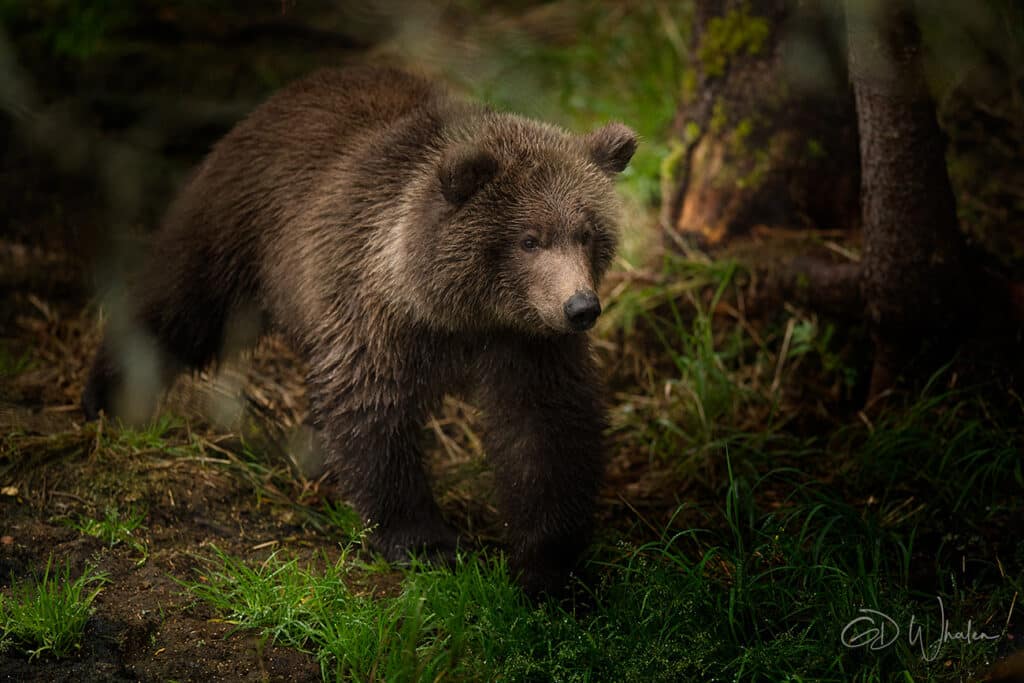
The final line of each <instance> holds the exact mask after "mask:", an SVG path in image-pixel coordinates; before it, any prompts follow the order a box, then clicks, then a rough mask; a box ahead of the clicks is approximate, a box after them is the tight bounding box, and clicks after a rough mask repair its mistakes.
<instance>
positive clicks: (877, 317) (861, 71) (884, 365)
mask: <svg viewBox="0 0 1024 683" xmlns="http://www.w3.org/2000/svg"><path fill="white" fill-rule="evenodd" d="M846 8H847V27H848V39H849V63H850V74H851V79H852V81H853V87H854V93H855V96H856V103H857V119H858V124H859V132H860V158H861V174H862V185H861V206H862V215H863V229H864V255H863V274H862V277H863V280H862V289H863V296H864V301H865V306H866V314H867V321H868V324H869V326H870V328H871V332H872V337H873V339H874V342H875V360H874V366H873V369H872V374H871V386H870V389H869V400H870V398H873V397H876V396H878V395H879V394H880V393H881V392H883V391H884V390H885V389H887V388H889V387H890V386H891V385H892V384H893V383H894V381H895V380H896V378H897V377H898V375H899V374H900V373H901V371H902V370H903V368H904V367H906V365H907V363H909V362H910V361H911V360H912V359H913V358H914V357H915V356H916V355H917V353H918V352H919V351H920V349H921V348H922V344H923V343H924V342H938V343H939V345H942V343H943V342H952V341H953V340H954V338H955V336H956V334H955V333H956V332H958V331H960V330H962V329H963V328H964V327H965V323H964V320H963V314H964V312H965V311H966V306H965V303H966V301H967V297H968V296H969V292H968V289H969V286H968V282H969V280H968V278H967V274H966V269H965V265H964V239H963V236H962V234H961V232H960V230H959V228H958V225H957V217H956V204H955V200H954V198H953V192H952V189H951V187H950V182H949V176H948V173H947V170H946V159H945V141H944V139H943V136H942V134H941V132H940V130H939V126H938V122H937V120H936V115H935V106H934V103H933V101H932V98H931V96H930V94H929V91H928V87H927V83H926V82H925V77H924V71H923V69H922V65H921V37H920V31H919V29H918V26H917V23H916V19H915V15H914V11H913V7H912V5H911V3H910V2H909V1H907V0H847V2H846ZM958 328H959V330H958Z"/></svg>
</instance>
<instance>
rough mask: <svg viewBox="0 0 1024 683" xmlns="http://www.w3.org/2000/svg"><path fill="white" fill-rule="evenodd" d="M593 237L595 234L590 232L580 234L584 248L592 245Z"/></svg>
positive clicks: (585, 231)
mask: <svg viewBox="0 0 1024 683" xmlns="http://www.w3.org/2000/svg"><path fill="white" fill-rule="evenodd" d="M591 237H593V233H592V232H591V231H590V230H584V231H583V232H581V233H580V236H579V238H578V239H579V241H580V244H582V245H583V246H587V245H588V244H590V239H591Z"/></svg>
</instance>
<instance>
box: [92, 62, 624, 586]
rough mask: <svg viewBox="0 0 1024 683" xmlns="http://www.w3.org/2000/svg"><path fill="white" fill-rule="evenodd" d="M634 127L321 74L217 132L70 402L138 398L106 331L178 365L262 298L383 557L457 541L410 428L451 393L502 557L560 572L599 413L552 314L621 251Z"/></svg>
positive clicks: (261, 309)
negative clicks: (479, 434)
mask: <svg viewBox="0 0 1024 683" xmlns="http://www.w3.org/2000/svg"><path fill="white" fill-rule="evenodd" d="M635 144H636V142H635V137H634V135H633V133H632V131H630V130H629V129H628V128H626V127H625V126H622V125H621V124H610V125H609V126H606V127H605V128H603V129H601V130H599V131H597V132H595V133H593V134H591V135H589V136H586V137H577V136H573V135H571V134H569V133H567V132H565V131H563V130H560V129H558V128H556V127H553V126H549V125H546V124H543V123H538V122H535V121H531V120H527V119H523V118H520V117H517V116H513V115H509V114H502V113H496V112H493V111H490V110H488V109H486V108H484V107H482V106H480V105H478V104H474V103H471V102H466V101H462V100H459V99H456V98H454V97H452V96H450V95H449V94H448V93H447V92H446V91H445V90H444V89H443V88H441V87H440V86H438V85H436V84H434V83H432V82H430V81H427V80H424V79H421V78H419V77H416V76H413V75H410V74H407V73H403V72H400V71H396V70H391V69H376V68H355V69H346V70H330V71H321V72H318V73H316V74H313V75H312V76H310V77H308V78H306V79H305V80H303V81H301V82H299V83H296V84H294V85H291V86H289V87H287V88H285V89H284V90H282V91H281V92H279V93H278V94H276V95H275V96H274V97H272V98H271V99H270V100H269V101H267V102H266V103H265V104H264V105H262V106H261V107H260V108H258V109H257V110H256V111H254V112H253V113H252V114H251V115H250V116H249V117H248V118H247V119H246V120H244V121H243V122H241V123H240V124H239V125H238V126H237V127H235V129H234V130H232V131H231V132H230V133H229V134H228V135H227V136H226V137H225V138H224V139H223V140H221V141H220V142H219V143H218V144H217V145H216V146H215V147H214V149H213V151H212V152H211V153H210V155H209V156H208V157H207V158H206V160H205V161H204V162H203V163H202V165H201V166H200V167H199V168H198V170H197V171H196V173H195V175H194V176H193V177H192V179H191V180H190V182H189V183H188V185H187V186H186V187H185V188H184V190H183V191H182V192H181V194H180V195H179V197H178V198H177V200H176V201H175V202H174V204H173V205H172V206H171V208H170V209H169V211H168V213H167V216H166V218H165V221H164V223H163V225H162V227H161V229H160V231H159V232H158V233H157V235H156V239H155V246H154V252H153V253H154V257H153V258H152V259H151V260H150V262H149V265H148V267H147V269H146V270H145V272H144V273H143V274H142V275H141V276H140V280H139V282H138V283H137V284H136V285H134V286H133V288H132V293H133V304H132V308H131V314H130V315H129V316H127V319H126V320H127V322H121V323H118V321H116V320H115V321H112V326H111V328H110V331H108V334H107V336H106V339H105V341H104V343H103V346H102V348H101V351H100V353H99V354H98V356H97V359H96V363H95V365H94V368H93V372H92V375H91V377H90V381H89V384H88V386H87V389H86V392H85V395H84V397H83V406H84V408H85V411H86V413H87V414H88V415H89V416H95V415H96V414H98V412H99V411H100V410H111V409H115V410H116V409H118V408H119V407H120V408H121V409H122V412H124V406H125V405H131V403H132V402H134V404H135V405H136V406H141V408H138V409H137V410H136V411H135V412H136V413H138V412H142V413H145V412H146V411H147V410H150V411H151V410H152V402H153V401H154V400H155V396H137V395H131V396H123V394H124V392H125V387H126V386H136V385H135V384H132V383H131V382H130V381H128V379H129V378H128V375H129V374H130V372H131V368H130V366H129V364H127V363H126V361H124V360H123V359H122V358H121V357H120V353H119V351H120V347H121V346H123V344H121V343H120V342H119V341H118V339H119V335H118V334H117V332H118V330H122V331H123V330H130V331H132V334H134V335H135V337H140V336H141V337H143V338H148V339H151V340H153V341H154V342H155V346H156V348H157V349H158V353H157V358H158V364H159V371H160V373H161V374H162V375H164V377H165V378H169V377H171V376H173V374H174V373H176V372H177V371H179V370H180V369H183V368H199V367H202V366H204V365H206V364H208V363H209V362H211V360H214V359H215V358H217V357H218V355H219V354H220V353H221V352H222V350H223V346H224V340H225V336H226V334H227V333H228V332H230V331H231V330H230V329H229V328H230V327H231V325H232V323H231V322H229V321H238V320H243V319H247V316H248V317H251V316H250V315H249V314H251V313H253V312H256V313H258V315H259V317H260V319H261V320H266V321H269V322H270V323H271V324H272V325H274V326H275V327H276V328H278V329H280V330H281V331H283V332H284V333H285V334H286V335H287V336H288V337H289V338H290V339H291V340H292V342H293V343H294V345H295V346H296V348H297V349H298V350H299V351H300V352H301V353H302V354H303V355H304V357H305V358H306V360H307V361H308V365H309V377H308V386H309V390H310V397H311V405H312V407H313V408H312V410H313V419H314V422H315V424H316V425H317V427H318V428H319V429H320V430H321V431H322V436H323V442H324V448H325V456H324V458H325V467H326V471H327V472H328V474H329V476H330V478H331V480H332V481H333V482H334V484H335V485H336V486H337V490H338V492H339V493H340V494H341V495H342V496H344V497H345V498H347V499H348V500H349V501H351V502H352V503H353V504H354V506H355V507H356V509H357V510H358V511H359V513H360V514H361V515H362V516H363V518H364V519H365V520H366V522H368V523H369V524H372V525H375V530H374V532H373V533H372V541H373V543H374V544H375V545H376V547H377V548H378V549H379V550H380V551H381V552H382V553H383V554H384V556H385V557H387V558H389V559H391V560H399V559H405V558H406V557H407V555H408V553H409V552H410V551H413V550H425V551H427V552H431V553H435V554H440V555H448V554H450V553H451V552H452V551H453V549H454V547H455V542H456V538H455V534H454V533H453V531H452V530H451V529H450V528H449V527H448V526H447V525H446V524H445V523H444V521H443V520H442V518H441V515H440V513H439V511H438V508H437V505H436V503H435V502H434V500H433V498H432V496H431V493H430V489H429V487H428V482H427V478H426V475H425V473H424V470H423V467H422V463H421V453H420V449H419V446H418V444H417V435H418V433H419V431H420V428H421V424H422V421H423V420H424V419H425V418H426V416H427V415H428V414H429V412H430V411H431V410H433V409H434V408H436V407H437V406H438V404H439V401H440V399H441V398H442V396H443V395H444V394H445V393H463V394H465V395H467V396H469V397H470V398H471V399H472V400H474V401H475V402H476V403H477V404H478V406H479V407H480V408H481V409H482V411H483V414H484V419H485V423H486V442H485V448H486V451H487V453H488V457H489V458H490V460H491V461H492V463H493V466H494V469H495V472H496V476H497V482H498V495H499V498H500V500H499V504H500V508H501V510H502V512H503V515H504V519H505V520H506V522H507V529H508V543H509V546H510V550H511V555H510V561H511V564H512V566H513V568H514V569H515V570H517V571H520V572H522V581H523V584H524V586H526V587H527V588H529V589H531V590H537V589H543V588H548V587H552V586H554V585H555V584H556V582H557V581H559V580H560V579H562V578H563V575H564V572H565V571H566V570H567V569H568V568H569V567H570V566H571V564H572V562H573V561H574V560H575V559H576V557H577V555H578V553H579V552H580V551H581V550H582V548H583V547H584V545H585V544H586V542H587V537H588V532H589V529H590V526H591V517H592V509H593V505H594V499H595V496H596V492H597V488H598V485H599V481H600V474H601V470H602V467H601V447H602V443H601V433H602V431H603V429H604V427H605V417H604V411H603V409H602V405H601V399H600V390H599V388H600V385H599V382H598V378H597V376H596V374H595V371H594V367H593V364H592V360H591V352H590V347H589V343H588V340H587V337H586V335H584V334H579V333H573V329H583V328H585V327H587V326H589V324H590V321H589V320H587V319H585V320H583V321H582V322H579V324H575V325H574V324H572V323H571V321H567V316H568V311H569V309H568V308H566V304H567V298H568V297H572V296H573V295H574V294H580V293H582V294H585V295H586V296H588V297H593V291H594V290H596V288H597V285H598V283H599V281H600V279H601V276H602V275H603V273H604V272H605V270H606V269H607V267H608V265H609V263H610V261H611V259H612V256H613V252H614V249H615V239H616V238H615V220H616V217H617V210H618V209H617V205H616V203H615V199H614V188H613V184H612V176H613V175H614V174H615V173H617V172H618V171H621V170H622V169H623V168H624V167H625V166H626V164H627V163H628V161H629V158H630V157H631V156H632V153H633V150H634V149H635ZM593 303H594V304H595V305H596V298H594V299H593ZM597 310H599V309H597ZM597 310H591V311H590V313H592V314H593V315H596V312H597ZM577 322H578V321H577Z"/></svg>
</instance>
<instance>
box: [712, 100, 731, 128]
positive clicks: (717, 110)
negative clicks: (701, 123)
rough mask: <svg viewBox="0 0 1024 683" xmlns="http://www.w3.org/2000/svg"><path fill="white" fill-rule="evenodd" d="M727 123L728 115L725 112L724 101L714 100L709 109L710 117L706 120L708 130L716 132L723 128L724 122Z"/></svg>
mask: <svg viewBox="0 0 1024 683" xmlns="http://www.w3.org/2000/svg"><path fill="white" fill-rule="evenodd" d="M728 123H729V115H728V114H726V112H725V103H724V102H722V100H718V101H717V102H715V106H714V107H712V109H711V119H710V120H709V121H708V130H710V131H711V133H712V134H718V133H720V132H722V131H723V130H725V126H726V124H728Z"/></svg>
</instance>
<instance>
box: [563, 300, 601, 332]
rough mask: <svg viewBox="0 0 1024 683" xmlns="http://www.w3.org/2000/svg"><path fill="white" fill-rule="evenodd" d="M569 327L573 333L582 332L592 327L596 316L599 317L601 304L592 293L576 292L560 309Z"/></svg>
mask: <svg viewBox="0 0 1024 683" xmlns="http://www.w3.org/2000/svg"><path fill="white" fill-rule="evenodd" d="M562 308H563V310H564V311H565V318H566V320H568V321H569V327H571V328H572V329H573V330H574V331H575V332H583V331H584V330H589V329H590V328H591V327H593V326H594V321H595V320H597V316H599V315H601V302H600V301H598V300H597V295H596V294H594V293H593V292H576V293H575V294H573V295H572V296H571V297H569V300H568V301H566V302H565V305H564V306H563V307H562Z"/></svg>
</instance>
